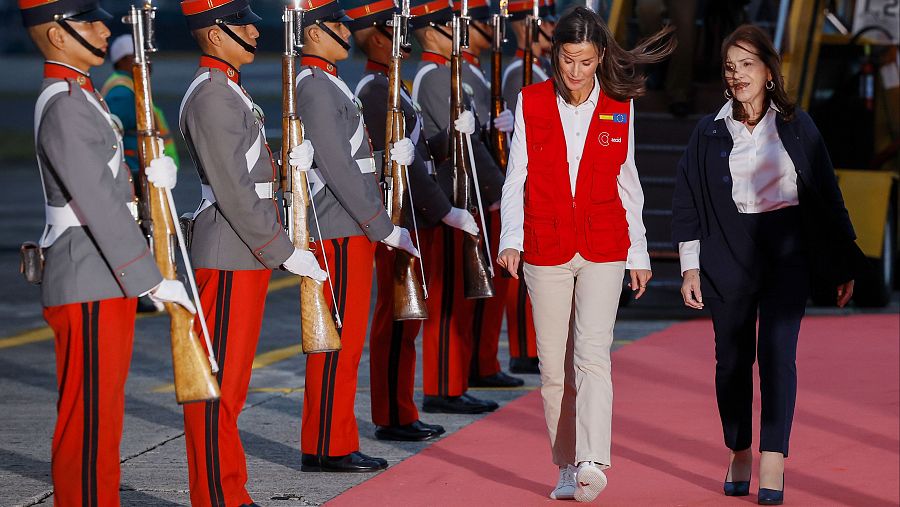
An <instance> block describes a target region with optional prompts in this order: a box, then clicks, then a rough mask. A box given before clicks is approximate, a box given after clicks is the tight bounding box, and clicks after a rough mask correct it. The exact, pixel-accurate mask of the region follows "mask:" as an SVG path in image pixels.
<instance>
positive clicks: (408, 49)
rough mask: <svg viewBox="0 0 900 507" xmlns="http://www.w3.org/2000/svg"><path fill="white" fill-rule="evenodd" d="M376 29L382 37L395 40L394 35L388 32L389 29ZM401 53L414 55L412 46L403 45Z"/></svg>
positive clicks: (379, 27) (380, 26)
mask: <svg viewBox="0 0 900 507" xmlns="http://www.w3.org/2000/svg"><path fill="white" fill-rule="evenodd" d="M375 29H376V30H378V33H380V34H381V35H384V36H385V37H386V38H388V39H391V40H393V39H394V34H392V33H391V32H389V31H387V28H385V27H384V25H375ZM400 51H403V52H404V53H406V54H410V53H412V46H411V45H406V46H403V45H401V46H400Z"/></svg>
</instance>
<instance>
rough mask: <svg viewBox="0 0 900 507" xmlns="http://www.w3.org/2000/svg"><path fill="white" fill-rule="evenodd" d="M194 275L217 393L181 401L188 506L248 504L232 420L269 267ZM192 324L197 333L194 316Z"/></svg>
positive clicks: (240, 402)
mask: <svg viewBox="0 0 900 507" xmlns="http://www.w3.org/2000/svg"><path fill="white" fill-rule="evenodd" d="M195 276H196V279H197V288H198V289H199V291H200V302H201V304H202V305H203V309H204V311H205V317H206V326H207V328H209V332H210V335H211V336H210V338H212V344H213V349H214V351H215V354H216V360H217V361H218V363H219V373H218V374H217V375H216V379H217V380H218V381H219V388H220V390H221V391H222V396H221V398H219V399H218V400H216V401H209V402H200V403H191V404H188V405H185V406H184V433H185V442H186V444H187V458H188V479H189V481H190V488H191V505H193V506H194V507H198V506H217V507H218V506H223V507H224V506H227V507H232V506H237V505H240V504H249V503H251V502H252V500H251V499H250V495H249V494H248V493H247V490H246V489H245V485H246V484H247V460H246V458H245V457H244V447H243V446H242V445H241V438H240V435H239V433H238V425H237V422H238V416H239V415H240V414H241V410H242V409H243V408H244V402H245V401H246V399H247V389H248V388H249V387H250V370H251V367H252V366H253V357H254V356H255V355H256V344H257V342H259V332H260V330H261V328H262V318H263V309H264V307H265V304H266V291H267V289H268V286H269V278H271V276H272V272H271V271H269V270H267V269H264V270H248V271H219V270H215V269H198V270H196V273H195ZM194 329H195V330H196V332H197V336H203V334H202V333H203V332H202V330H201V328H200V321H199V320H196V321H195V323H194ZM204 348H205V346H204Z"/></svg>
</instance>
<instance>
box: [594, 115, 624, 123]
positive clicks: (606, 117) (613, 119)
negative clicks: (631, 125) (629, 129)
mask: <svg viewBox="0 0 900 507" xmlns="http://www.w3.org/2000/svg"><path fill="white" fill-rule="evenodd" d="M597 118H598V119H600V121H611V122H613V123H628V115H627V114H626V113H616V114H605V113H600V114H598V115H597Z"/></svg>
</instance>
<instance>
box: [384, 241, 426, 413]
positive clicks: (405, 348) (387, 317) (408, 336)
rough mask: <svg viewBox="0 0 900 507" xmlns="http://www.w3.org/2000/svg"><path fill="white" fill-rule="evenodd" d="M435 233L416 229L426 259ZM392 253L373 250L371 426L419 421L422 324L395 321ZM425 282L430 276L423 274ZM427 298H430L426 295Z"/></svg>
mask: <svg viewBox="0 0 900 507" xmlns="http://www.w3.org/2000/svg"><path fill="white" fill-rule="evenodd" d="M436 230H437V229H419V242H420V245H422V246H421V248H423V249H425V251H424V252H423V255H424V256H425V258H426V259H428V256H429V254H430V253H431V252H430V250H428V245H431V243H432V237H433V236H434V233H435V231H436ZM394 257H395V255H394V252H393V251H389V250H388V249H387V248H386V247H385V246H384V245H378V247H377V249H376V250H375V271H376V279H377V281H378V299H377V300H376V302H375V313H374V315H373V316H372V330H371V331H370V334H369V381H370V383H371V385H372V422H373V423H374V424H375V425H377V426H400V425H405V424H410V423H413V422H415V421H418V420H419V411H418V410H417V409H416V403H415V401H414V400H413V391H414V389H415V382H416V337H417V336H418V335H419V330H420V329H422V322H423V321H421V320H403V321H395V320H394V315H393V314H394V277H393V275H394ZM425 276H426V282H428V277H429V276H430V274H429V273H426V275H425ZM428 287H429V292H430V290H431V284H430V283H428ZM429 297H432V296H431V295H430V294H429Z"/></svg>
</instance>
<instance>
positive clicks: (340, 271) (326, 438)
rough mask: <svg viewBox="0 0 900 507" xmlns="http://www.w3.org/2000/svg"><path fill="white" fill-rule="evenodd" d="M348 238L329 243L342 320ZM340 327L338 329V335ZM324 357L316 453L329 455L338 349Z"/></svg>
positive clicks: (345, 290) (344, 302)
mask: <svg viewBox="0 0 900 507" xmlns="http://www.w3.org/2000/svg"><path fill="white" fill-rule="evenodd" d="M349 243H350V238H341V240H338V239H332V240H331V245H332V247H333V248H334V264H335V273H334V277H333V280H334V285H332V289H333V290H336V291H337V292H336V298H337V308H335V311H336V312H337V314H338V315H339V316H340V317H341V321H343V320H344V314H345V310H346V306H347V279H348V278H349V276H348V274H349V273H348V272H347V270H348V264H349V263H348V257H349V255H348V252H347V249H348V245H349ZM341 332H342V329H338V335H340V334H341ZM326 354H327V355H326V357H325V365H324V367H323V371H322V399H321V402H320V404H319V406H320V413H319V442H318V446H317V447H318V449H317V453H318V455H319V456H329V447H330V446H331V421H332V415H333V413H334V385H335V382H336V380H337V370H338V361H339V359H340V351H336V352H327V353H326Z"/></svg>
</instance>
